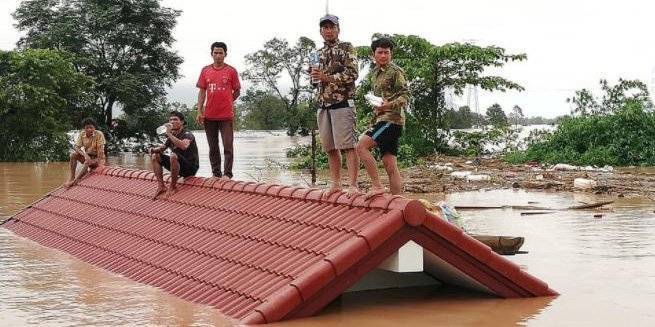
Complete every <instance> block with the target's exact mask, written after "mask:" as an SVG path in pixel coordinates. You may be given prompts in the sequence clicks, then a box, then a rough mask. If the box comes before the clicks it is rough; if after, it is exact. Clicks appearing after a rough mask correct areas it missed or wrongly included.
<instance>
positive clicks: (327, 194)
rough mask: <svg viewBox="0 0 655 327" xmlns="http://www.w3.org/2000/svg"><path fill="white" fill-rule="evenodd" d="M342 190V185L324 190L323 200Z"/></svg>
mask: <svg viewBox="0 0 655 327" xmlns="http://www.w3.org/2000/svg"><path fill="white" fill-rule="evenodd" d="M337 192H341V188H340V187H330V188H329V189H327V190H325V191H323V200H327V199H328V198H329V197H330V196H332V194H334V193H337Z"/></svg>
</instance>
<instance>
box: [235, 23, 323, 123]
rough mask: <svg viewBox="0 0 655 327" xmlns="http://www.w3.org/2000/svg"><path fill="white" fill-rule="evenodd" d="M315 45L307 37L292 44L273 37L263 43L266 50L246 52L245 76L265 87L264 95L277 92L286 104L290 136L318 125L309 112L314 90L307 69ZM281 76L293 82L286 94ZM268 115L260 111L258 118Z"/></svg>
mask: <svg viewBox="0 0 655 327" xmlns="http://www.w3.org/2000/svg"><path fill="white" fill-rule="evenodd" d="M315 48H316V44H315V43H314V41H312V40H311V39H309V38H307V37H304V36H303V37H300V38H299V39H298V41H297V42H296V44H295V45H293V46H291V45H289V43H288V42H287V41H286V40H282V39H278V38H273V39H271V40H269V41H267V42H265V43H264V47H263V49H261V50H258V51H256V52H253V53H250V54H248V55H246V64H247V65H248V69H246V71H244V72H243V74H242V76H243V78H244V79H245V80H249V81H251V82H253V83H254V84H255V86H257V87H261V88H263V89H264V93H265V94H272V95H275V96H276V97H277V98H278V100H279V101H280V102H281V103H283V104H284V108H285V126H284V127H286V128H287V133H288V134H289V135H294V134H296V133H297V132H300V133H301V134H305V135H306V134H307V131H308V130H310V129H312V128H315V125H316V123H315V120H316V119H315V118H314V117H312V118H311V119H310V118H309V117H308V115H307V108H308V107H310V105H309V102H310V98H311V92H312V89H311V87H310V85H309V80H308V78H307V73H306V71H305V67H306V66H305V65H306V63H307V60H308V58H309V54H310V53H311V52H312V51H313V50H314V49H315ZM281 78H285V79H288V80H289V81H291V88H290V89H289V92H287V93H284V92H283V91H282V89H281V86H280V79H281ZM259 109H262V107H259ZM265 116H266V115H265V114H260V115H259V116H258V117H259V118H263V117H265ZM260 123H262V122H260ZM264 124H265V123H264Z"/></svg>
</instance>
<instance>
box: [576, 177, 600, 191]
mask: <svg viewBox="0 0 655 327" xmlns="http://www.w3.org/2000/svg"><path fill="white" fill-rule="evenodd" d="M596 186H598V182H597V181H595V180H593V179H588V178H576V179H574V180H573V187H575V188H579V189H590V188H594V187H596Z"/></svg>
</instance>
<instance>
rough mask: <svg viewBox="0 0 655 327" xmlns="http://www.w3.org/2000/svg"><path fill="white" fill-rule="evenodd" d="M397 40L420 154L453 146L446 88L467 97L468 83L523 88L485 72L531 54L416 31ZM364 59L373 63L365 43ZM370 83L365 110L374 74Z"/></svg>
mask: <svg viewBox="0 0 655 327" xmlns="http://www.w3.org/2000/svg"><path fill="white" fill-rule="evenodd" d="M379 36H381V35H380V34H375V35H374V37H379ZM391 38H392V40H393V41H394V42H395V44H396V47H395V48H394V50H393V55H394V62H395V63H396V64H398V65H399V66H400V67H402V68H403V69H404V70H405V73H406V77H407V80H408V81H410V85H409V86H410V91H411V93H412V102H411V105H410V110H409V112H408V115H407V116H408V117H407V126H406V133H405V137H404V139H405V140H406V142H411V143H412V146H413V147H414V148H415V150H416V152H417V154H419V155H427V154H431V153H433V152H434V151H435V150H437V151H438V150H447V148H448V144H447V141H446V139H445V133H444V129H445V130H447V129H448V126H447V124H446V122H445V119H444V118H445V117H444V114H445V112H446V110H447V107H446V101H445V91H446V90H452V91H453V93H454V94H456V95H462V94H463V92H464V90H465V88H466V86H468V85H474V86H479V87H480V88H481V89H483V90H487V91H503V92H504V91H507V90H518V91H521V90H523V87H521V86H520V85H519V84H517V83H515V82H512V81H510V80H507V79H505V78H503V77H500V76H494V75H487V74H485V70H486V69H487V68H490V67H494V68H499V67H503V66H504V65H505V64H506V63H508V62H514V61H522V60H525V59H526V58H527V56H526V55H525V54H508V53H506V52H505V49H503V48H500V47H495V46H488V47H480V46H477V45H473V44H469V43H464V44H462V43H448V44H444V45H441V46H436V45H433V44H432V43H430V42H428V41H427V40H425V39H423V38H421V37H418V36H414V35H409V36H406V35H399V34H396V35H393V36H391ZM358 57H359V59H360V62H362V63H363V64H364V65H366V64H368V65H369V66H372V64H373V63H372V59H371V49H370V47H368V46H364V47H359V48H358ZM364 81H365V82H364V83H362V85H361V86H360V88H359V90H358V105H359V108H364V107H368V105H367V104H366V103H365V101H364V100H363V95H364V94H366V92H368V91H369V90H370V85H369V83H368V82H367V81H368V78H366V79H364Z"/></svg>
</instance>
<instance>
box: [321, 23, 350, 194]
mask: <svg viewBox="0 0 655 327" xmlns="http://www.w3.org/2000/svg"><path fill="white" fill-rule="evenodd" d="M319 26H320V32H321V36H322V37H323V40H324V41H325V45H324V46H323V48H321V49H320V50H319V56H320V66H319V69H312V70H311V77H312V80H313V81H318V83H316V84H314V86H315V87H317V94H316V103H317V104H318V106H319V109H318V112H317V121H318V129H319V134H320V138H321V143H322V144H323V149H324V150H325V152H326V153H327V155H328V164H329V166H330V179H331V182H332V185H331V187H330V189H329V190H328V191H327V192H325V193H324V198H328V197H329V196H330V195H332V194H333V193H335V192H338V191H340V190H341V150H343V151H344V152H345V154H346V166H347V168H348V179H349V183H350V186H349V187H348V194H349V195H353V194H355V193H358V192H359V191H358V189H357V173H358V171H359V158H358V156H357V152H356V151H355V146H356V145H357V136H356V135H357V134H356V132H355V125H356V121H357V120H356V115H355V103H354V101H353V98H354V96H355V81H356V80H357V76H358V69H357V54H356V52H355V48H354V47H353V46H352V44H350V43H348V42H342V41H340V40H339V38H338V37H339V18H338V17H337V16H334V15H326V16H324V17H322V18H321V19H320V21H319Z"/></svg>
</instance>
